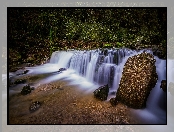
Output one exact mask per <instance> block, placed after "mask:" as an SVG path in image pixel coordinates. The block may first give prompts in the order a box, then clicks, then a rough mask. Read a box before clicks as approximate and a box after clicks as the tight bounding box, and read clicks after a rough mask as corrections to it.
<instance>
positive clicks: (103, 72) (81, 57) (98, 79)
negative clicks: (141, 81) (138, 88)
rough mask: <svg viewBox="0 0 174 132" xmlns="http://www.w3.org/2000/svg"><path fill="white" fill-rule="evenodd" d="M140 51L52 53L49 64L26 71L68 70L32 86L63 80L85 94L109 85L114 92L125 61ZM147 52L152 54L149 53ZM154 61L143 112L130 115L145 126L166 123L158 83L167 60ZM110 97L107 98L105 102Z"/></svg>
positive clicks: (163, 103)
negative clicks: (153, 79)
mask: <svg viewBox="0 0 174 132" xmlns="http://www.w3.org/2000/svg"><path fill="white" fill-rule="evenodd" d="M142 52H143V50H142V51H139V52H137V51H133V50H129V49H115V50H113V49H112V50H105V51H102V50H90V51H68V52H66V51H60V52H54V53H53V54H52V56H51V59H50V62H49V63H47V64H44V65H41V66H37V67H27V68H26V69H28V70H29V72H28V74H44V73H54V72H56V71H58V70H59V68H68V69H67V70H66V71H63V72H62V73H60V74H58V73H55V74H51V75H50V76H49V77H46V78H45V79H43V80H41V81H40V82H39V83H38V84H36V86H35V87H37V86H38V85H40V84H43V83H49V82H51V81H56V80H60V79H64V80H68V81H69V84H70V85H79V87H81V88H82V89H85V90H86V91H88V92H92V91H94V90H95V89H96V88H98V87H99V86H101V85H105V84H109V86H110V92H113V91H117V89H118V86H119V82H120V79H121V76H122V71H123V67H124V64H125V63H126V61H127V59H128V58H129V57H131V56H133V55H136V54H140V53H142ZM146 52H149V53H152V52H151V51H146ZM155 59H156V70H157V74H158V81H157V84H156V86H155V88H153V90H152V91H151V93H150V95H149V97H148V100H147V107H146V108H145V109H143V110H134V109H132V113H133V115H134V116H137V117H138V119H139V120H140V122H141V123H145V124H165V123H166V94H165V93H164V92H163V90H161V89H160V84H161V81H162V80H166V61H165V60H161V59H159V58H158V57H156V56H155ZM171 76H172V75H171ZM167 85H168V83H167ZM111 97H112V96H109V97H108V100H109V99H110V98H111Z"/></svg>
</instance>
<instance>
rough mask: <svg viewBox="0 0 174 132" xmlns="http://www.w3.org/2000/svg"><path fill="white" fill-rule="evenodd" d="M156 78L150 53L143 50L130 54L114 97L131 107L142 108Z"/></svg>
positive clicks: (153, 61)
mask: <svg viewBox="0 0 174 132" xmlns="http://www.w3.org/2000/svg"><path fill="white" fill-rule="evenodd" d="M157 79H158V75H157V73H156V66H155V59H154V57H153V55H152V54H150V53H146V52H143V53H141V54H138V55H135V56H132V57H130V58H128V60H127V62H126V63H125V66H124V68H123V73H122V78H121V81H120V84H119V88H118V90H117V93H116V98H117V100H118V101H120V102H122V103H123V104H125V105H127V106H129V107H131V108H135V109H140V108H144V107H145V106H146V101H147V98H148V96H149V94H150V91H151V90H152V88H154V87H155V85H156V82H157Z"/></svg>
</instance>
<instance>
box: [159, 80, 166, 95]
mask: <svg viewBox="0 0 174 132" xmlns="http://www.w3.org/2000/svg"><path fill="white" fill-rule="evenodd" d="M160 88H162V90H163V91H164V92H166V91H167V86H166V80H162V81H161V85H160Z"/></svg>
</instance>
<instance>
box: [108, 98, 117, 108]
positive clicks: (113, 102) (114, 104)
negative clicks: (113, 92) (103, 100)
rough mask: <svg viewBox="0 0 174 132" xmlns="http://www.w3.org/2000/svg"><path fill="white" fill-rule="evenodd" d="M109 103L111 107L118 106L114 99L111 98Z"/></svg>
mask: <svg viewBox="0 0 174 132" xmlns="http://www.w3.org/2000/svg"><path fill="white" fill-rule="evenodd" d="M109 102H110V103H111V105H112V106H116V105H117V104H118V100H117V99H116V98H111V99H110V100H109Z"/></svg>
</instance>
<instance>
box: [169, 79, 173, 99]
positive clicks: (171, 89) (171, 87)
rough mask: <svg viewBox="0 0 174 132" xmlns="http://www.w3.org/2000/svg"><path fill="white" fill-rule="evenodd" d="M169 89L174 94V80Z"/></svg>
mask: <svg viewBox="0 0 174 132" xmlns="http://www.w3.org/2000/svg"><path fill="white" fill-rule="evenodd" d="M168 91H169V92H170V94H171V95H173V96H174V83H172V82H170V83H169V87H168Z"/></svg>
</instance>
